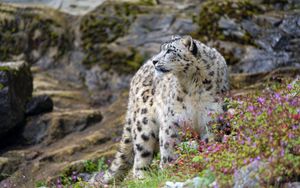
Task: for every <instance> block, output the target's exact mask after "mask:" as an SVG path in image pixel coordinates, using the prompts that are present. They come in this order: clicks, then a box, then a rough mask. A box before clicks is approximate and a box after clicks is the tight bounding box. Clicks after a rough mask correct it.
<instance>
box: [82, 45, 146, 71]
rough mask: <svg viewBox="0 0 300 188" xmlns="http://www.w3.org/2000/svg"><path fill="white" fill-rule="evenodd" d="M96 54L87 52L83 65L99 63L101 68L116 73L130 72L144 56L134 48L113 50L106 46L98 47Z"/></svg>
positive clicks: (142, 60) (136, 67)
mask: <svg viewBox="0 0 300 188" xmlns="http://www.w3.org/2000/svg"><path fill="white" fill-rule="evenodd" d="M96 51H98V53H97V54H89V55H87V56H86V57H85V59H84V60H83V63H84V64H85V65H92V64H96V63H97V64H99V65H100V67H101V68H102V69H103V70H106V71H109V70H115V71H117V72H118V73H124V74H128V73H132V72H134V71H136V70H137V69H138V68H139V67H140V66H141V65H142V63H143V62H144V60H145V59H144V57H143V56H142V55H141V54H140V53H139V52H137V51H136V50H135V49H134V48H129V50H126V51H113V50H111V49H109V48H108V47H106V46H102V47H99V48H98V49H97V50H96Z"/></svg>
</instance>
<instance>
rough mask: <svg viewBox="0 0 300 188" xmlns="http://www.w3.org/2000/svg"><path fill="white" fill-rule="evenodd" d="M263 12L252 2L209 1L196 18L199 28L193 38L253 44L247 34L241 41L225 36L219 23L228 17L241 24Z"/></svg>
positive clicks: (242, 0) (237, 0) (231, 0)
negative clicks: (242, 21) (244, 20)
mask: <svg viewBox="0 0 300 188" xmlns="http://www.w3.org/2000/svg"><path fill="white" fill-rule="evenodd" d="M260 12H262V9H261V8H260V7H259V6H258V5H256V4H254V3H252V1H250V0H209V1H206V2H204V3H203V4H202V6H201V9H200V13H199V15H198V16H196V17H195V18H194V22H196V23H197V24H198V26H199V29H198V31H196V32H195V33H193V36H194V37H196V38H199V39H201V40H202V41H205V42H206V41H209V40H215V39H219V40H229V41H232V40H239V41H238V42H240V43H245V44H249V43H251V40H252V39H251V37H250V35H249V34H248V33H245V35H244V37H242V38H239V39H233V38H230V36H224V35H223V33H222V29H221V28H219V26H218V22H219V20H220V19H221V18H222V17H228V18H230V19H234V20H235V21H237V22H239V21H241V20H243V19H250V18H251V17H252V16H253V15H255V14H258V13H260Z"/></svg>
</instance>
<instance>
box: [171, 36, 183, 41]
mask: <svg viewBox="0 0 300 188" xmlns="http://www.w3.org/2000/svg"><path fill="white" fill-rule="evenodd" d="M180 38H181V36H179V35H172V37H171V40H176V39H180Z"/></svg>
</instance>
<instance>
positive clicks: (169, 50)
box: [166, 49, 174, 54]
mask: <svg viewBox="0 0 300 188" xmlns="http://www.w3.org/2000/svg"><path fill="white" fill-rule="evenodd" d="M171 52H174V50H173V49H168V50H167V52H166V53H167V54H168V53H171Z"/></svg>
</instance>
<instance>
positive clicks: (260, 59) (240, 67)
mask: <svg viewBox="0 0 300 188" xmlns="http://www.w3.org/2000/svg"><path fill="white" fill-rule="evenodd" d="M283 66H292V62H291V61H290V54H289V53H287V52H266V51H264V50H259V49H256V48H253V47H246V51H245V54H244V56H243V58H242V59H241V60H240V62H239V63H238V64H235V65H234V66H232V67H230V70H231V72H233V73H242V72H244V73H260V72H270V71H272V70H274V69H276V68H278V67H283Z"/></svg>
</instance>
